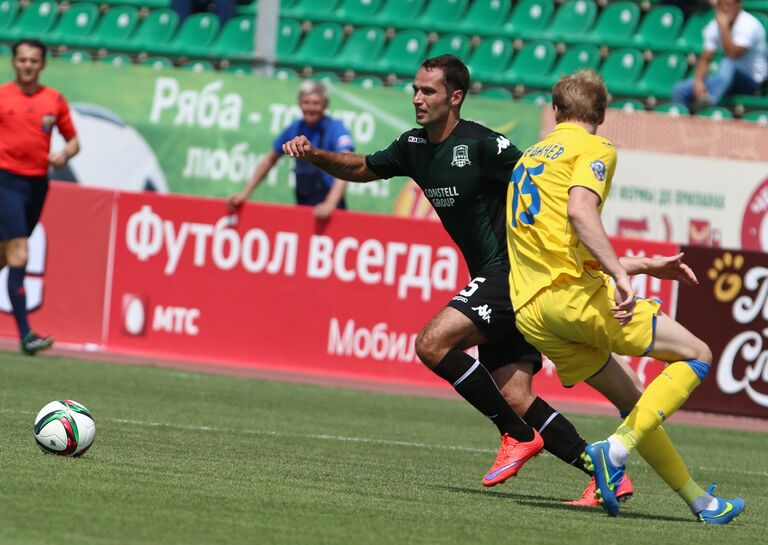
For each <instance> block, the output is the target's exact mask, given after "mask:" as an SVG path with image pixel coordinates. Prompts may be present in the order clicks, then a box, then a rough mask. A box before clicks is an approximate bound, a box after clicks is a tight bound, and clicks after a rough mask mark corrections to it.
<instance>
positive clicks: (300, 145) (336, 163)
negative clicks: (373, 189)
mask: <svg viewBox="0 0 768 545" xmlns="http://www.w3.org/2000/svg"><path fill="white" fill-rule="evenodd" d="M283 153H285V154H286V155H288V156H290V157H294V158H296V159H303V160H304V161H307V162H309V163H312V164H313V165H315V166H316V167H318V168H319V169H321V170H324V171H325V172H327V173H328V174H330V175H331V176H333V177H335V178H340V179H342V180H347V181H350V182H370V181H372V180H378V179H379V178H380V176H379V175H378V174H376V173H375V172H373V171H372V170H371V169H369V168H368V165H366V164H365V156H364V155H357V154H355V153H349V152H336V151H327V150H324V149H319V148H316V147H314V146H313V145H312V143H311V142H310V141H309V139H307V137H306V136H297V137H296V138H293V139H291V140H289V141H288V142H286V143H285V144H283Z"/></svg>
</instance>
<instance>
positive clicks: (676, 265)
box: [619, 252, 699, 286]
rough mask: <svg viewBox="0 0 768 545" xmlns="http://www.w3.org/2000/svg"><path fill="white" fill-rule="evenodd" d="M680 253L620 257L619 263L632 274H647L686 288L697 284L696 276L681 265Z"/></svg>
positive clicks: (681, 254) (689, 269) (682, 254)
mask: <svg viewBox="0 0 768 545" xmlns="http://www.w3.org/2000/svg"><path fill="white" fill-rule="evenodd" d="M684 255H685V254H684V253H683V252H680V253H679V254H675V255H667V256H658V257H620V258H619V261H620V262H621V264H622V265H623V266H624V268H625V269H626V270H627V273H628V274H630V275H632V274H647V275H649V276H654V277H656V278H663V279H666V280H677V281H678V282H682V283H683V284H686V285H688V286H695V285H697V284H698V283H699V279H698V278H696V274H695V273H694V272H693V270H691V268H690V267H689V266H688V265H686V264H685V263H683V256H684Z"/></svg>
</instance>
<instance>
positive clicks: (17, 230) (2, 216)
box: [0, 170, 48, 241]
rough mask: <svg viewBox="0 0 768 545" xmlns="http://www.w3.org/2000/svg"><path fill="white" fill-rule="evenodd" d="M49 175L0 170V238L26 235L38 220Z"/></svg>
mask: <svg viewBox="0 0 768 545" xmlns="http://www.w3.org/2000/svg"><path fill="white" fill-rule="evenodd" d="M47 194H48V178H46V177H45V176H21V175H19V174H14V173H12V172H8V171H7V170H0V241H3V240H11V239H14V238H28V237H29V236H30V235H31V234H32V230H33V229H34V228H35V225H37V222H38V221H39V220H40V214H42V212H43V204H45V196H46V195H47Z"/></svg>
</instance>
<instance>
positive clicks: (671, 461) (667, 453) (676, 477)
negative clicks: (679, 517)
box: [637, 426, 704, 505]
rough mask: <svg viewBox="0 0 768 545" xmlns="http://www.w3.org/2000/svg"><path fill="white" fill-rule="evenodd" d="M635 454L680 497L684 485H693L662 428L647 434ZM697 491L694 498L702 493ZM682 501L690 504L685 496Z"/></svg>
mask: <svg viewBox="0 0 768 545" xmlns="http://www.w3.org/2000/svg"><path fill="white" fill-rule="evenodd" d="M637 452H638V453H639V454H640V456H642V457H643V458H644V459H645V461H646V462H648V465H649V466H651V467H652V468H653V470H654V471H655V472H656V473H658V475H659V477H661V478H662V479H664V482H665V483H667V484H668V485H669V487H670V488H671V489H672V490H674V491H675V492H678V493H679V494H680V495H681V496H682V494H681V493H680V492H679V491H680V490H681V489H683V488H685V487H686V483H688V482H689V481H690V482H691V483H693V481H692V480H691V475H690V474H689V473H688V468H687V467H685V462H683V458H682V457H681V456H680V453H678V452H677V449H676V448H675V445H673V444H672V441H671V440H670V438H669V435H667V432H666V431H665V430H664V427H663V426H658V427H657V428H656V429H655V430H653V431H651V432H648V433H647V434H646V435H645V437H644V438H643V440H642V441H641V442H640V443H639V444H638V445H637ZM693 484H694V485H695V484H696V483H693ZM699 490H700V491H701V494H699V495H697V496H696V498H698V497H699V496H701V495H702V494H703V492H704V491H703V490H701V488H699ZM683 499H684V500H685V501H686V502H687V503H688V504H689V505H690V503H691V502H690V501H688V499H687V497H686V496H683ZM694 499H695V498H694ZM691 501H693V500H691Z"/></svg>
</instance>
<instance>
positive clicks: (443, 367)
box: [433, 349, 533, 442]
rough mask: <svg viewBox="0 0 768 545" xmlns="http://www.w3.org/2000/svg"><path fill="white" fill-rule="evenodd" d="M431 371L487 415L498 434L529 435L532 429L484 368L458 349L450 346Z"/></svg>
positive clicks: (520, 437) (519, 437)
mask: <svg viewBox="0 0 768 545" xmlns="http://www.w3.org/2000/svg"><path fill="white" fill-rule="evenodd" d="M433 371H434V373H435V374H436V375H437V376H439V377H440V378H442V379H445V380H447V381H448V382H450V383H451V385H452V386H453V387H454V389H455V390H456V391H457V392H458V393H459V395H460V396H461V397H463V398H464V399H466V400H467V401H469V403H470V404H471V405H472V406H473V407H474V408H475V409H477V410H478V411H480V412H481V413H483V414H484V415H485V416H487V417H488V418H490V419H491V421H492V422H493V423H494V424H496V427H497V428H499V433H500V434H502V435H503V434H505V433H507V434H509V436H510V437H512V438H514V439H517V440H518V441H523V442H527V441H530V440H532V439H533V430H532V429H531V427H530V426H529V425H528V424H526V423H525V422H524V421H523V420H522V419H521V418H520V417H519V416H517V414H516V413H515V411H513V410H512V408H511V407H510V406H509V403H507V400H506V399H504V396H503V395H502V394H501V392H500V391H499V387H498V386H497V385H496V382H495V381H494V380H493V377H492V376H491V374H490V373H489V372H488V370H487V369H486V368H485V367H484V366H483V365H482V364H481V363H480V362H479V361H477V360H475V359H474V358H473V357H471V356H469V355H467V354H465V353H464V352H462V351H461V350H457V349H454V350H451V351H450V352H448V354H446V356H445V357H444V358H443V359H442V360H441V361H440V363H438V364H437V366H436V367H435V368H434V369H433Z"/></svg>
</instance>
